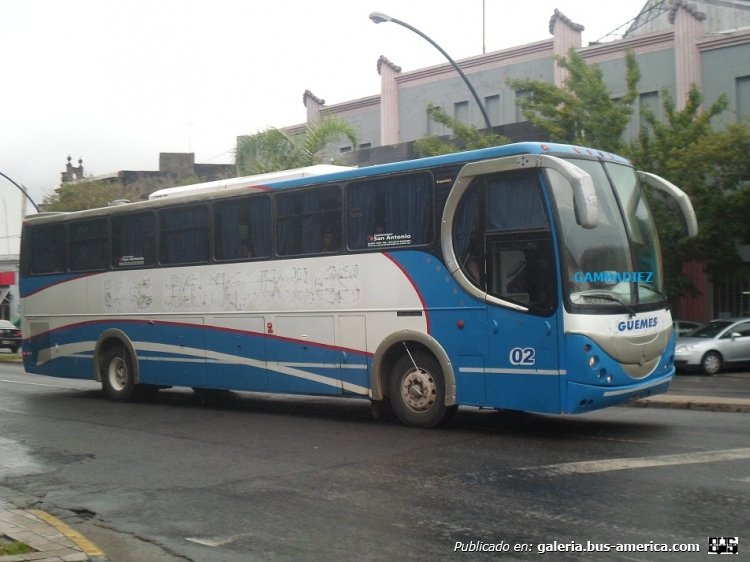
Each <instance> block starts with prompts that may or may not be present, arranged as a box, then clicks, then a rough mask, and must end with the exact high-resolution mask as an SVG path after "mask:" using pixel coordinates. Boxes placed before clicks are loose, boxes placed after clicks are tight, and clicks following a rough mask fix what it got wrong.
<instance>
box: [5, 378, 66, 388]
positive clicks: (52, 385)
mask: <svg viewBox="0 0 750 562" xmlns="http://www.w3.org/2000/svg"><path fill="white" fill-rule="evenodd" d="M0 382H7V383H10V384H28V385H31V386H48V387H50V388H67V387H60V386H57V385H54V384H43V383H41V382H29V381H10V380H8V379H0Z"/></svg>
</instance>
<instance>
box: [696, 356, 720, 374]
mask: <svg viewBox="0 0 750 562" xmlns="http://www.w3.org/2000/svg"><path fill="white" fill-rule="evenodd" d="M721 363H722V360H721V355H719V354H718V353H716V352H715V351H709V352H708V353H706V354H705V355H704V356H703V359H701V371H703V374H704V375H706V376H709V377H710V376H711V375H716V374H717V373H719V372H721Z"/></svg>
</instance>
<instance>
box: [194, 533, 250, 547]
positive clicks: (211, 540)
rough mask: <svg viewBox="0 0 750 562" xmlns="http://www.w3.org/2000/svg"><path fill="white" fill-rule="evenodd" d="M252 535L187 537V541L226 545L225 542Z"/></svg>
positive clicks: (206, 544)
mask: <svg viewBox="0 0 750 562" xmlns="http://www.w3.org/2000/svg"><path fill="white" fill-rule="evenodd" d="M248 536H250V535H249V534H248V533H241V534H239V535H230V536H228V537H206V538H204V539H202V538H199V537H185V540H186V541H190V542H194V543H197V544H202V545H204V546H214V547H216V546H224V545H225V544H229V543H233V542H234V541H236V540H237V539H242V538H245V537H248Z"/></svg>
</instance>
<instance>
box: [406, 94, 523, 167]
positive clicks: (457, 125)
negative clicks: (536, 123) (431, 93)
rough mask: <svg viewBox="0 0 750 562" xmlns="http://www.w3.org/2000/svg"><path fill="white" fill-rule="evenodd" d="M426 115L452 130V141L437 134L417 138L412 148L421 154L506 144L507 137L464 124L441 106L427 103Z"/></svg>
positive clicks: (429, 154)
mask: <svg viewBox="0 0 750 562" xmlns="http://www.w3.org/2000/svg"><path fill="white" fill-rule="evenodd" d="M427 117H428V118H429V119H432V120H433V121H435V122H436V123H440V124H441V125H445V126H446V127H448V128H449V129H450V130H451V131H453V135H454V137H455V138H454V139H453V142H450V141H447V140H444V139H442V138H440V137H438V136H437V135H430V136H427V137H424V138H421V139H419V140H417V141H416V142H415V143H414V148H415V150H416V151H417V153H418V154H419V155H421V156H437V155H439V154H450V153H452V152H458V151H459V150H473V149H476V148H487V147H490V146H499V145H502V144H507V143H508V142H509V139H508V138H507V137H504V136H503V135H498V134H497V133H494V132H493V131H480V130H479V129H477V128H476V127H474V126H472V125H466V124H465V123H462V122H461V121H459V120H458V119H455V118H454V117H451V116H450V115H448V114H447V113H446V112H445V111H444V110H443V108H441V107H439V106H436V105H433V104H429V105H428V106H427Z"/></svg>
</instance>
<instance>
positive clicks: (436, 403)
mask: <svg viewBox="0 0 750 562" xmlns="http://www.w3.org/2000/svg"><path fill="white" fill-rule="evenodd" d="M389 390H390V400H391V405H392V407H393V411H394V412H395V413H396V415H397V416H398V418H399V419H400V420H401V421H402V422H403V423H404V424H405V425H409V426H412V427H421V428H425V429H429V428H432V427H435V426H437V425H439V424H440V423H441V422H442V421H444V420H445V419H446V417H447V415H448V414H449V413H450V412H451V411H452V410H453V408H447V407H446V406H445V379H444V377H443V371H442V369H441V368H440V365H439V364H438V362H437V360H436V359H435V358H434V357H433V356H432V355H430V354H428V353H424V352H422V351H414V352H412V353H406V354H404V355H402V356H401V357H400V358H399V359H398V360H397V361H396V363H395V365H394V366H393V372H392V374H391V381H390V389H389Z"/></svg>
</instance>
